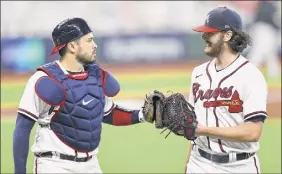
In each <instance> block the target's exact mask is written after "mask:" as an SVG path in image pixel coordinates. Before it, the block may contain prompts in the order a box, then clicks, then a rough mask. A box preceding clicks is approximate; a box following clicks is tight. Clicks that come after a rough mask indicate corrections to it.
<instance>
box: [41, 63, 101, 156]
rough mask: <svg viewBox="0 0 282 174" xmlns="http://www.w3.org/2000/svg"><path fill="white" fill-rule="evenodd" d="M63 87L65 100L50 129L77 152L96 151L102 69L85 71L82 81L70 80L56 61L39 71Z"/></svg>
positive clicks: (91, 68) (99, 127)
mask: <svg viewBox="0 0 282 174" xmlns="http://www.w3.org/2000/svg"><path fill="white" fill-rule="evenodd" d="M39 69H41V70H43V71H44V72H46V73H47V74H48V75H49V76H51V77H53V78H55V79H57V80H58V81H59V82H60V83H61V84H62V85H63V86H64V88H65V91H66V96H65V101H64V102H63V104H62V105H61V107H60V108H59V109H58V111H56V112H57V113H56V114H55V115H54V116H53V117H52V119H51V123H50V127H51V129H52V130H53V131H54V133H55V134H56V135H57V137H58V138H59V139H60V140H61V141H62V142H63V143H65V144H66V145H68V146H69V147H71V148H73V149H74V150H76V151H79V152H89V151H92V150H94V149H96V148H97V147H98V145H99V142H100V135H101V128H102V125H101V123H102V120H103V116H104V105H105V97H104V92H103V88H102V76H101V69H100V68H99V67H98V66H97V65H94V64H93V65H91V66H89V67H88V68H87V71H88V77H87V78H86V79H83V80H78V79H73V78H69V77H68V76H67V75H65V74H64V72H63V71H62V70H61V69H60V68H59V66H58V64H57V63H56V62H53V63H49V64H47V65H45V66H43V67H42V68H39Z"/></svg>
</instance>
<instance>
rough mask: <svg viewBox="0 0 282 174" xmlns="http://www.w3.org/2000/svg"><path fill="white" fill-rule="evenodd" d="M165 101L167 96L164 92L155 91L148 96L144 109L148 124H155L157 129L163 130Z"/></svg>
mask: <svg viewBox="0 0 282 174" xmlns="http://www.w3.org/2000/svg"><path fill="white" fill-rule="evenodd" d="M164 100H165V96H164V95H163V93H162V92H160V91H157V90H154V91H153V92H151V94H149V96H147V95H146V98H145V103H144V106H143V109H142V113H143V115H144V118H145V120H146V121H147V122H149V123H153V122H155V126H156V128H158V129H160V128H163V125H162V112H163V107H162V106H163V102H164Z"/></svg>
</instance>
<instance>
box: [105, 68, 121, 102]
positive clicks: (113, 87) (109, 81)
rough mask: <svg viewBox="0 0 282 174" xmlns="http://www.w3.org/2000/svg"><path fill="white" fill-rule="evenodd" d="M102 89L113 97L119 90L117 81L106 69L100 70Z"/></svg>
mask: <svg viewBox="0 0 282 174" xmlns="http://www.w3.org/2000/svg"><path fill="white" fill-rule="evenodd" d="M102 79H103V89H104V93H105V95H106V96H108V97H114V96H116V95H117V94H118V92H119V90H120V85H119V83H118V81H117V80H116V79H115V78H114V77H113V76H112V75H111V74H110V73H109V72H107V71H104V70H102Z"/></svg>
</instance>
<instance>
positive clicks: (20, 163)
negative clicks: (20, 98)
mask: <svg viewBox="0 0 282 174" xmlns="http://www.w3.org/2000/svg"><path fill="white" fill-rule="evenodd" d="M34 123H35V121H34V120H32V119H31V118H28V117H27V116H25V115H24V114H21V113H18V116H17V120H16V127H15V130H14V136H13V157H14V170H15V173H26V161H27V157H28V149H29V137H30V132H31V130H32V128H33V126H34Z"/></svg>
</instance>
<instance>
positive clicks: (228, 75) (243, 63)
mask: <svg viewBox="0 0 282 174" xmlns="http://www.w3.org/2000/svg"><path fill="white" fill-rule="evenodd" d="M248 62H249V61H246V62H244V63H243V64H242V65H240V66H239V67H238V68H237V69H235V70H234V71H233V72H232V73H230V74H228V75H227V76H225V77H224V78H222V79H221V81H220V82H219V84H218V87H220V85H221V83H222V82H223V81H224V80H226V79H227V78H229V77H230V76H232V75H233V74H234V73H235V72H237V71H238V70H239V69H240V68H242V67H243V66H244V65H246V64H247V63H248Z"/></svg>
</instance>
